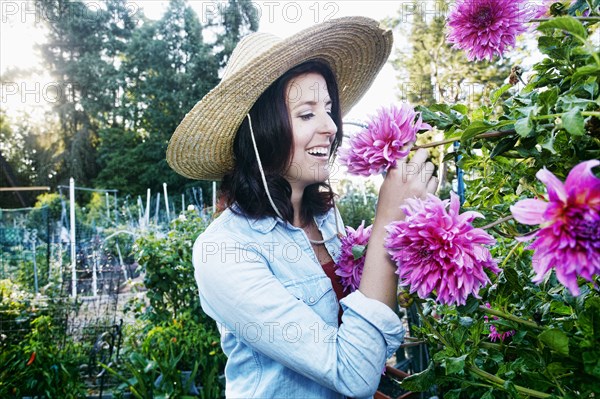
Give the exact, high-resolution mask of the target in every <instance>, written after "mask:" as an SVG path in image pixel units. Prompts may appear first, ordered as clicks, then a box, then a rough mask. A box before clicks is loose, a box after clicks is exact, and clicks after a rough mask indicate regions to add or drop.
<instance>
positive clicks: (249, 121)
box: [246, 113, 342, 244]
mask: <svg viewBox="0 0 600 399" xmlns="http://www.w3.org/2000/svg"><path fill="white" fill-rule="evenodd" d="M246 116H248V124H249V125H250V137H251V138H252V146H253V147H254V153H255V154H256V161H257V162H258V170H259V171H260V177H261V179H262V182H263V186H264V187H265V191H266V193H267V198H268V199H269V203H270V204H271V207H272V208H273V210H274V211H275V213H276V214H277V216H279V218H280V219H281V220H284V221H285V219H284V217H283V216H281V212H279V209H277V206H275V202H274V201H273V198H272V197H271V193H270V192H269V187H268V186H267V178H266V177H265V171H264V169H263V166H262V162H261V161H260V155H259V154H258V146H257V145H256V138H254V129H252V118H251V117H250V114H249V113H248V114H246ZM333 214H334V216H335V229H336V230H337V234H333V235H332V236H331V237H329V238H326V239H324V240H311V239H310V238H309V239H308V241H310V242H311V243H312V244H324V243H326V242H328V241H331V240H333V239H334V238H335V237H336V236H338V237H341V236H342V234H341V233H340V230H339V224H338V215H337V214H338V211H337V207H336V205H335V199H334V200H333ZM307 238H308V237H307Z"/></svg>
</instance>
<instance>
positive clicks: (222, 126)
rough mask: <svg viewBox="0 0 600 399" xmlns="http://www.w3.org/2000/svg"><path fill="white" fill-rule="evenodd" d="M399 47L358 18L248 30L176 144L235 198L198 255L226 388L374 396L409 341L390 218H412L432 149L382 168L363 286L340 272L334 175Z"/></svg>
mask: <svg viewBox="0 0 600 399" xmlns="http://www.w3.org/2000/svg"><path fill="white" fill-rule="evenodd" d="M391 46H392V37H391V32H389V31H384V30H382V29H380V28H379V27H378V24H377V23H376V22H375V21H373V20H370V19H367V18H362V17H352V18H341V19H336V20H330V21H328V22H326V23H323V24H320V25H316V26H314V27H312V28H310V29H306V30H305V31H302V32H300V33H299V34H297V35H295V36H293V37H291V38H288V39H284V40H281V39H277V38H275V37H273V36H270V35H265V34H261V33H256V34H252V35H250V36H248V37H246V38H244V39H243V40H242V41H241V42H240V43H239V44H238V46H237V47H236V49H235V51H234V52H233V54H232V56H231V59H230V60H229V62H228V66H227V68H226V70H225V72H224V76H223V79H222V81H221V83H220V84H219V85H218V86H217V87H216V88H215V89H214V90H212V91H211V92H210V93H209V94H207V95H206V96H205V97H204V98H203V99H202V100H201V101H200V102H199V103H198V104H196V106H195V107H194V108H193V109H192V110H191V111H190V112H189V113H188V114H187V115H186V117H185V118H184V120H183V121H182V123H181V124H180V126H179V127H178V128H177V130H176V132H175V133H174V135H173V138H172V139H171V142H170V143H169V149H168V152H167V160H168V161H169V164H170V165H171V166H172V167H173V168H174V169H175V170H176V171H177V172H179V173H181V174H183V175H184V176H187V177H190V178H196V179H207V180H208V179H222V180H223V184H222V191H223V196H224V199H225V202H226V204H227V209H226V210H225V211H224V212H223V213H222V214H221V215H220V216H219V217H218V218H217V219H216V220H214V221H213V223H212V224H211V225H210V226H209V227H208V228H207V229H206V231H205V232H204V233H202V234H201V235H200V236H199V237H198V239H197V241H196V243H195V244H194V254H193V263H194V267H195V277H196V281H197V283H198V288H199V293H200V300H201V304H202V307H203V309H204V310H205V312H206V313H207V314H208V315H209V316H210V317H212V318H213V319H214V320H215V321H216V322H217V324H218V326H219V328H220V331H221V345H222V348H223V351H224V352H225V354H226V355H227V357H228V360H227V365H226V368H225V376H226V379H227V383H226V395H227V397H233V398H267V397H277V398H342V397H344V396H349V397H369V396H372V395H373V394H374V392H375V390H376V389H377V386H378V383H379V379H380V377H381V371H382V369H383V367H384V364H385V360H386V358H387V357H388V356H390V355H391V354H393V353H394V351H395V350H396V349H397V348H398V346H399V344H400V342H401V341H402V338H403V336H404V330H403V327H402V324H401V322H400V320H399V318H398V316H397V315H396V313H395V311H394V310H395V309H396V286H397V276H396V274H395V273H394V271H395V267H394V265H393V263H392V262H391V260H390V258H389V256H388V255H387V253H386V251H385V249H384V246H383V241H384V237H385V229H384V226H385V225H386V224H388V223H389V222H391V221H393V220H398V219H400V218H402V217H403V215H402V212H401V211H400V209H399V206H400V205H401V204H402V203H403V201H404V199H406V198H410V197H414V196H423V195H425V193H426V192H427V191H429V192H433V191H434V190H435V187H436V186H437V182H436V180H435V178H432V176H431V170H433V168H432V167H424V166H425V160H426V158H427V152H426V151H424V150H420V151H417V153H416V154H415V155H414V157H413V159H412V160H411V165H410V167H407V166H408V165H406V164H404V163H400V164H399V166H398V167H397V168H396V169H392V170H390V171H389V173H388V174H387V176H386V178H385V181H384V183H383V185H382V187H381V190H380V194H379V201H378V207H377V216H376V218H375V221H374V225H373V230H372V235H371V239H370V241H369V246H368V248H369V250H368V251H367V258H366V261H365V268H364V272H363V276H362V280H361V283H360V286H359V289H358V290H357V291H355V292H353V293H351V294H348V295H347V296H345V297H343V293H342V292H341V291H342V290H341V289H339V281H337V279H336V277H335V274H334V267H335V261H336V260H337V259H338V256H339V252H340V239H339V235H340V234H342V233H343V230H344V229H343V224H342V221H341V218H340V216H339V214H338V212H337V210H336V209H335V206H334V202H333V193H332V192H331V189H330V187H329V185H328V184H327V179H328V177H329V168H328V165H329V161H330V159H331V158H332V156H333V155H334V153H335V150H336V148H337V147H338V146H339V144H340V142H341V139H342V122H341V118H342V114H344V113H346V112H347V111H348V110H349V109H350V108H351V107H352V105H354V104H355V103H356V102H357V101H358V100H359V99H360V97H361V96H362V94H363V93H364V92H365V91H366V90H367V89H368V88H369V86H370V85H371V83H372V81H373V80H374V78H375V76H376V75H377V73H378V72H379V70H380V68H381V67H382V66H383V64H384V63H385V61H386V59H387V57H388V55H389V52H390V50H391ZM338 88H339V89H338ZM334 288H335V289H334ZM336 294H337V295H336ZM342 297H343V298H342ZM340 315H341V318H340V317H339V316H340Z"/></svg>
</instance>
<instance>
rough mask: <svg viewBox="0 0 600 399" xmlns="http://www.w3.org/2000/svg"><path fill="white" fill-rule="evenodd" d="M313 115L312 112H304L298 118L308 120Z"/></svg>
mask: <svg viewBox="0 0 600 399" xmlns="http://www.w3.org/2000/svg"><path fill="white" fill-rule="evenodd" d="M313 115H314V114H312V113H311V114H304V115H300V119H302V120H303V121H307V120H309V119H310V118H312V117H313Z"/></svg>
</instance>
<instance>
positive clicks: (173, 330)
mask: <svg viewBox="0 0 600 399" xmlns="http://www.w3.org/2000/svg"><path fill="white" fill-rule="evenodd" d="M206 226H207V221H206V220H204V219H202V218H201V217H200V216H199V215H198V213H197V212H196V211H187V212H185V213H184V214H182V215H180V216H179V217H178V218H177V219H175V220H173V222H172V224H171V230H170V231H169V232H168V233H167V234H166V235H165V234H157V233H148V234H147V235H145V236H142V237H140V238H138V239H137V240H136V242H135V244H134V248H133V251H134V253H135V254H136V259H137V261H138V262H139V264H140V268H142V271H143V272H145V279H144V284H145V286H146V288H147V290H148V291H147V299H148V303H149V306H148V308H147V309H146V310H145V311H144V310H143V304H140V306H138V307H136V306H135V305H134V309H136V310H135V311H136V313H138V312H139V313H138V316H139V318H140V320H142V321H143V322H144V325H143V327H142V328H141V330H140V331H138V332H137V333H136V332H133V335H134V338H130V339H129V341H128V343H127V347H128V348H127V349H126V350H125V352H126V353H127V354H126V357H125V359H126V360H125V362H124V364H123V365H121V366H119V368H118V369H117V368H115V367H110V368H108V369H109V372H110V373H111V374H112V375H114V376H116V377H117V378H118V379H120V380H121V381H122V384H121V385H120V386H119V387H118V388H117V390H116V392H125V391H129V392H131V393H132V394H133V395H134V397H138V398H151V397H182V398H183V397H197V396H192V394H191V392H193V388H192V387H193V386H196V385H202V390H201V392H200V395H201V397H202V398H220V397H222V395H223V392H222V391H223V387H222V385H221V383H220V382H219V376H220V375H221V374H222V371H223V368H224V365H225V356H224V355H223V353H222V351H221V348H220V346H219V342H220V335H219V333H218V331H217V328H216V324H215V323H214V321H212V320H211V319H209V318H208V317H207V316H206V314H205V313H204V312H203V310H202V308H201V306H200V301H199V296H198V288H197V286H196V281H195V278H194V268H193V265H192V247H193V243H194V241H195V239H196V237H197V236H198V235H199V234H200V233H201V232H202V231H203V230H204V229H205V228H206ZM137 336H139V337H141V338H139V339H135V337H137ZM185 372H191V373H188V374H189V375H188V374H186V373H185ZM159 377H160V379H159ZM184 380H185V381H187V383H186V382H185V381H184Z"/></svg>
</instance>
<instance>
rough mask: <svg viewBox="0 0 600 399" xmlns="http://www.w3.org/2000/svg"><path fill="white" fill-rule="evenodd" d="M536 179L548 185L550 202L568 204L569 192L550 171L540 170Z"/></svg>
mask: <svg viewBox="0 0 600 399" xmlns="http://www.w3.org/2000/svg"><path fill="white" fill-rule="evenodd" d="M535 177H537V178H538V180H539V181H541V182H542V183H544V184H545V185H546V189H547V190H548V198H549V199H550V201H560V202H567V191H566V190H565V186H564V185H563V183H562V182H561V181H560V180H558V178H557V177H556V176H554V174H553V173H552V172H550V171H549V170H548V169H546V168H543V169H540V170H538V172H537V173H536V174H535Z"/></svg>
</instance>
